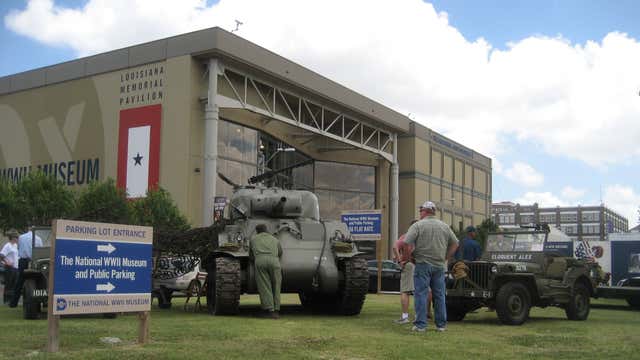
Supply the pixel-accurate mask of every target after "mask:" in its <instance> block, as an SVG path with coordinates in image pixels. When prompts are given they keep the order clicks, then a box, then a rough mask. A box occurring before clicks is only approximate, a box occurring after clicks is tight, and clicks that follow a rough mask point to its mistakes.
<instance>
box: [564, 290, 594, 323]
mask: <svg viewBox="0 0 640 360" xmlns="http://www.w3.org/2000/svg"><path fill="white" fill-rule="evenodd" d="M590 300H591V299H590V297H589V289H587V287H586V286H584V284H583V283H582V282H578V283H575V284H574V285H573V290H572V291H571V298H570V299H569V303H568V304H567V306H566V307H565V309H564V311H565V313H566V314H567V319H569V320H587V318H588V317H589V309H590V307H591V303H590Z"/></svg>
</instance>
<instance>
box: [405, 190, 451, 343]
mask: <svg viewBox="0 0 640 360" xmlns="http://www.w3.org/2000/svg"><path fill="white" fill-rule="evenodd" d="M419 209H420V218H421V220H420V221H418V222H417V223H415V224H413V225H411V227H409V230H408V231H407V236H406V237H405V240H404V241H405V243H407V244H412V245H413V246H414V250H413V257H414V258H415V262H416V266H415V270H414V276H413V279H414V280H413V281H414V286H415V294H414V302H415V312H416V321H415V322H414V323H413V324H414V326H413V328H411V330H412V331H418V332H424V331H425V330H426V329H427V316H426V309H425V308H426V306H427V294H428V293H429V290H430V289H431V292H432V294H433V305H434V317H435V322H436V330H437V331H444V330H445V328H446V326H447V310H446V303H445V279H444V274H445V271H446V261H447V259H449V258H451V257H452V256H453V254H454V253H455V251H456V249H457V248H458V238H457V237H456V235H455V234H454V233H453V231H451V228H450V227H449V225H447V224H446V223H444V222H442V221H440V220H438V219H436V218H435V215H436V205H435V204H434V203H432V202H431V201H426V202H425V203H424V204H422V205H421V206H420V207H419Z"/></svg>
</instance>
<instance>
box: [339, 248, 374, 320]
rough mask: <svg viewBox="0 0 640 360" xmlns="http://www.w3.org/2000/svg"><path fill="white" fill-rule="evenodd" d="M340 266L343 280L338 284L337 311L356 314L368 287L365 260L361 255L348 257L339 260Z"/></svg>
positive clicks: (360, 307)
mask: <svg viewBox="0 0 640 360" xmlns="http://www.w3.org/2000/svg"><path fill="white" fill-rule="evenodd" d="M340 267H341V269H342V270H343V271H344V280H343V282H341V284H340V293H339V298H338V312H339V313H340V314H342V315H358V314H360V311H361V310H362V305H363V304H364V300H365V297H366V296H367V290H368V289H369V272H368V271H367V261H366V260H365V259H364V258H361V257H353V258H348V259H344V260H342V261H341V262H340Z"/></svg>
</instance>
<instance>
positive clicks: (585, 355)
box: [0, 295, 640, 360]
mask: <svg viewBox="0 0 640 360" xmlns="http://www.w3.org/2000/svg"><path fill="white" fill-rule="evenodd" d="M183 302H184V300H182V299H175V300H174V307H173V308H172V309H171V310H160V309H158V308H157V307H156V306H155V303H154V306H153V307H152V312H151V342H150V343H149V344H147V345H144V346H140V345H137V344H136V343H135V340H136V337H137V326H138V323H137V318H136V317H135V316H134V315H132V314H129V315H121V316H119V317H118V318H117V319H102V318H99V317H74V318H63V319H62V320H61V322H60V352H59V353H56V354H47V353H45V347H46V340H47V322H46V320H36V321H26V320H22V317H21V315H22V312H21V309H20V308H18V309H10V308H8V307H6V306H0V324H1V325H2V337H3V346H1V347H0V359H16V358H25V357H29V358H32V359H39V358H51V359H121V360H133V359H263V358H266V359H352V360H356V359H402V360H406V359H426V358H433V359H456V360H460V359H489V358H490V359H551V358H553V359H633V358H640V312H638V311H631V310H629V308H628V307H627V306H626V303H625V302H623V301H616V300H607V301H603V300H596V301H593V303H594V304H596V306H597V307H594V308H592V310H591V314H590V316H589V319H588V320H587V321H568V320H566V318H565V314H564V311H563V310H562V309H557V308H547V309H539V308H535V309H533V310H532V312H531V319H530V320H529V321H528V322H527V323H525V324H524V325H522V326H504V325H500V324H499V322H498V320H497V318H496V314H495V312H487V311H486V309H480V310H479V311H478V312H477V313H475V314H469V315H468V316H467V318H466V319H465V320H464V321H462V322H459V323H449V325H448V330H447V332H445V333H436V332H435V331H434V330H433V324H430V328H429V330H428V331H427V332H426V333H422V334H413V333H410V331H409V329H410V327H411V326H410V325H395V324H392V320H393V319H395V318H397V317H398V315H399V298H398V296H397V295H369V296H367V302H366V303H365V306H364V309H363V311H362V314H360V315H359V316H356V317H341V316H328V315H314V314H311V313H308V312H304V311H303V310H302V309H301V307H300V306H299V302H298V299H297V296H294V295H285V296H284V297H283V304H285V305H284V306H283V314H282V317H281V319H280V320H270V319H258V318H255V317H253V314H254V313H255V312H256V311H257V309H258V308H257V304H258V299H257V296H243V297H242V300H241V304H242V306H241V315H239V316H229V317H227V316H221V317H214V316H210V315H207V314H206V313H204V312H202V313H194V312H193V311H185V310H184V309H183V307H182V304H183ZM107 336H110V337H118V338H120V339H122V343H119V344H115V345H108V344H103V343H102V342H100V338H101V337H107Z"/></svg>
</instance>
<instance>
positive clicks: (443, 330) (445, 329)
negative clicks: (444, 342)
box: [436, 327, 447, 332]
mask: <svg viewBox="0 0 640 360" xmlns="http://www.w3.org/2000/svg"><path fill="white" fill-rule="evenodd" d="M436 331H437V332H445V331H447V328H443V327H442V328H441V327H437V328H436Z"/></svg>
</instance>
